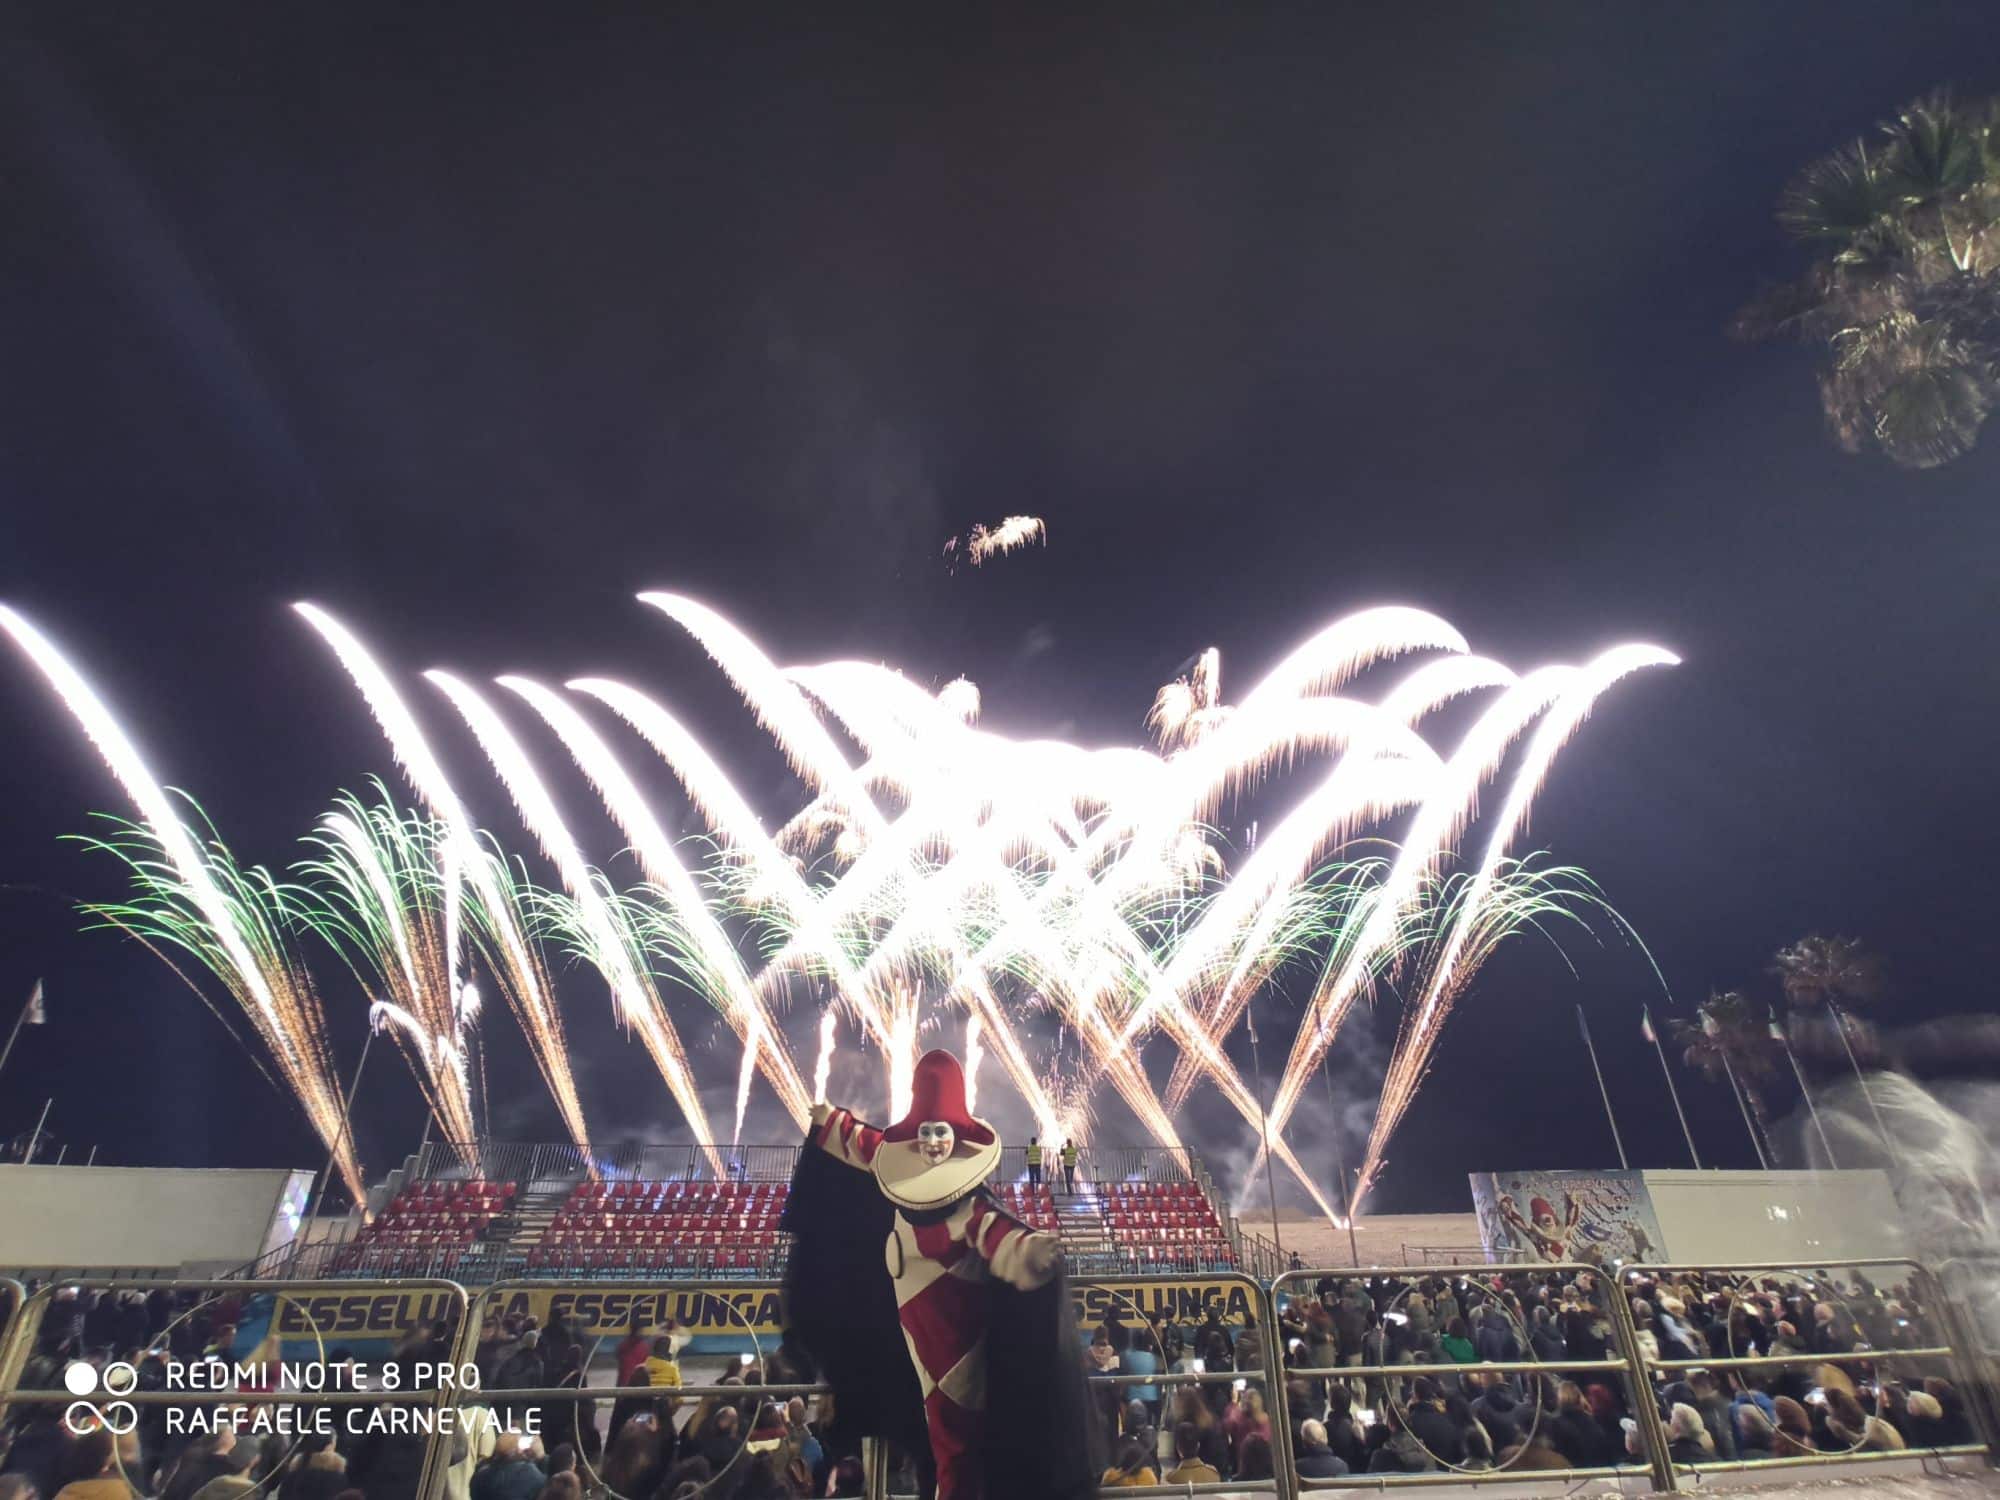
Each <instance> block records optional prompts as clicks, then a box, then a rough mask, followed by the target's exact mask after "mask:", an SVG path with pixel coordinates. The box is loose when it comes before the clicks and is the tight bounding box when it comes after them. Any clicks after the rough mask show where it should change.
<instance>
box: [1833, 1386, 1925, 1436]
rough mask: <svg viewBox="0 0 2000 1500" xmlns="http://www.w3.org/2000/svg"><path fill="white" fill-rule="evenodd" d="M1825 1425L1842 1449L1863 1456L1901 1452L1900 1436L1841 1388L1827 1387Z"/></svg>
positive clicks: (1851, 1394)
mask: <svg viewBox="0 0 2000 1500" xmlns="http://www.w3.org/2000/svg"><path fill="white" fill-rule="evenodd" d="M1826 1426H1827V1431H1828V1432H1829V1433H1831V1434H1832V1436H1833V1440H1834V1442H1836V1443H1837V1444H1839V1445H1840V1446H1841V1447H1842V1448H1847V1449H1851V1450H1855V1451H1858V1452H1862V1453H1900V1452H1902V1451H1903V1449H1904V1447H1905V1446H1906V1445H1905V1443H1904V1442H1903V1435H1902V1434H1901V1433H1900V1432H1898V1431H1896V1429H1895V1428H1893V1427H1891V1426H1890V1425H1889V1424H1888V1423H1887V1422H1885V1421H1883V1420H1882V1419H1881V1418H1880V1417H1876V1416H1870V1415H1869V1414H1868V1413H1867V1412H1865V1411H1863V1410H1862V1409H1861V1403H1860V1402H1858V1401H1856V1400H1855V1399H1854V1395H1853V1393H1852V1392H1850V1391H1849V1390H1847V1389H1846V1388H1845V1387H1844V1386H1839V1385H1829V1386H1827V1387H1826Z"/></svg>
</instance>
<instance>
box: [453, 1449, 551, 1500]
mask: <svg viewBox="0 0 2000 1500" xmlns="http://www.w3.org/2000/svg"><path fill="white" fill-rule="evenodd" d="M532 1452H533V1445H532V1444H531V1443H524V1442H523V1441H522V1440H521V1438H520V1436H519V1435H518V1434H516V1433H512V1432H503V1433H501V1434H500V1436H499V1437H498V1438H497V1439H496V1440H495V1441H494V1444H493V1457H492V1458H491V1459H489V1460H488V1461H487V1463H486V1466H485V1467H484V1468H482V1469H481V1470H480V1471H479V1472H478V1473H477V1474H475V1475H473V1476H472V1500H535V1497H536V1496H537V1495H539V1494H540V1493H541V1492H542V1485H543V1483H544V1482H545V1481H546V1480H547V1478H548V1476H547V1475H546V1474H545V1473H543V1472H542V1466H541V1465H540V1464H538V1463H536V1462H535V1460H534V1458H533V1457H532V1456H531V1455H532Z"/></svg>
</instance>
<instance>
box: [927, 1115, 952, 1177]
mask: <svg viewBox="0 0 2000 1500" xmlns="http://www.w3.org/2000/svg"><path fill="white" fill-rule="evenodd" d="M957 1144H958V1134H957V1132H956V1131H954V1130H953V1129H952V1128H951V1126H950V1125H948V1124H946V1123H945V1122H944V1121H943V1120H925V1121H922V1122H921V1123H920V1124H919V1125H918V1126H917V1154H918V1155H919V1156H921V1157H923V1159H924V1160H925V1161H927V1162H929V1163H930V1164H931V1165H932V1166H937V1165H938V1164H939V1163H940V1162H942V1161H944V1160H945V1158H947V1157H948V1156H950V1155H951V1148H952V1147H953V1146H955V1145H957Z"/></svg>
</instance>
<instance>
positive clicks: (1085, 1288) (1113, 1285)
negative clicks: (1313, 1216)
mask: <svg viewBox="0 0 2000 1500" xmlns="http://www.w3.org/2000/svg"><path fill="white" fill-rule="evenodd" d="M1070 1294H1071V1302H1072V1304H1073V1305H1074V1307H1075V1310H1076V1321H1077V1326H1078V1327H1079V1328H1081V1329H1090V1328H1095V1327H1096V1326H1097V1325H1098V1324H1100V1323H1103V1322H1106V1321H1113V1322H1122V1323H1126V1324H1129V1325H1133V1326H1137V1325H1140V1324H1169V1323H1173V1324H1182V1325H1188V1324H1197V1323H1201V1322H1204V1321H1206V1320H1207V1319H1208V1318H1209V1316H1210V1314H1211V1312H1212V1313H1213V1315H1214V1317H1215V1320H1216V1321H1217V1322H1220V1323H1223V1324H1225V1325H1242V1324H1244V1323H1247V1322H1248V1321H1250V1320H1251V1319H1252V1318H1253V1317H1254V1316H1255V1313H1256V1300H1255V1299H1256V1292H1255V1289H1254V1288H1253V1287H1252V1286H1251V1284H1250V1283H1249V1282H1248V1281H1239V1280H1232V1279H1230V1278H1227V1277H1190V1278H1187V1279H1174V1280H1153V1281H1145V1280H1110V1281H1085V1280H1077V1281H1072V1282H1071V1284H1070ZM475 1300H476V1301H477V1302H479V1304H480V1307H481V1311H482V1314H483V1316H484V1317H485V1319H486V1320H487V1321H488V1322H498V1321H499V1320H501V1319H503V1318H507V1317H510V1316H519V1317H532V1318H534V1319H535V1320H536V1322H537V1323H539V1324H541V1325H542V1326H544V1327H546V1326H547V1325H548V1324H549V1323H551V1322H554V1321H555V1320H557V1319H560V1320H561V1321H562V1322H563V1323H564V1324H566V1325H567V1326H568V1328H569V1330H570V1332H571V1333H572V1334H574V1335H575V1336H576V1337H577V1338H579V1339H585V1340H590V1339H598V1338H612V1339H617V1338H622V1337H624V1336H625V1335H626V1334H627V1333H629V1332H631V1331H632V1330H633V1329H634V1328H638V1329H640V1330H648V1329H656V1328H664V1327H666V1326H667V1324H669V1323H673V1324H675V1325H677V1326H678V1327H679V1328H680V1329H681V1330H682V1331H683V1332H685V1333H686V1334H687V1335H688V1336H689V1337H691V1338H697V1339H699V1338H729V1337H737V1338H755V1339H758V1340H764V1339H773V1340H775V1339H776V1338H777V1337H778V1336H779V1334H780V1333H782V1332H783V1329H784V1308H783V1299H782V1297H781V1295H780V1293H779V1290H778V1288H777V1287H775V1286H772V1285H769V1284H755V1283H751V1284H745V1285H742V1286H731V1285H729V1284H728V1283H726V1282H723V1283H713V1284H711V1285H709V1286H705V1287H694V1286H686V1285H673V1286H662V1287H657V1288H637V1289H634V1288H605V1289H602V1290H599V1289H596V1288H592V1287H573V1286H563V1285H560V1284H554V1283H552V1284H551V1285H549V1286H547V1287H521V1286H511V1287H498V1288H495V1289H494V1290H492V1291H490V1292H487V1293H485V1294H484V1295H483V1296H480V1297H476V1298H475ZM456 1304H457V1299H456V1298H455V1297H453V1296H451V1295H450V1294H448V1293H446V1292H444V1291H441V1290H438V1289H435V1288H413V1289H407V1290H393V1291H392V1290H387V1289H379V1290H370V1289H368V1288H366V1287H357V1288H356V1289H355V1290H354V1291H351V1292H347V1291H338V1292H310V1293H299V1294H293V1293H282V1294H280V1295H279V1296H278V1298H277V1305H276V1308H275V1312H274V1328H275V1332H276V1333H277V1335H278V1337H279V1338H280V1339H281V1340H283V1342H284V1344H285V1347H286V1350H287V1352H288V1353H289V1354H298V1355H308V1354H310V1353H312V1352H313V1350H314V1349H315V1348H316V1347H317V1346H318V1345H320V1344H324V1345H325V1347H326V1348H327V1349H328V1350H332V1349H334V1348H336V1347H341V1346H345V1347H347V1348H349V1349H354V1350H359V1349H361V1348H362V1347H364V1346H366V1347H370V1348H373V1347H377V1346H380V1345H383V1344H395V1343H399V1342H401V1341H403V1340H405V1339H408V1338H410V1337H411V1336H413V1335H415V1334H418V1333H420V1332H422V1331H424V1330H425V1329H426V1328H428V1327H430V1325H431V1324H433V1323H436V1322H438V1321H440V1320H442V1319H448V1318H450V1317H451V1316H452V1313H453V1309H454V1307H455V1306H456Z"/></svg>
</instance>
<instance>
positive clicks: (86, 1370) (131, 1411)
mask: <svg viewBox="0 0 2000 1500" xmlns="http://www.w3.org/2000/svg"><path fill="white" fill-rule="evenodd" d="M138 1384H139V1372H138V1371H137V1370H136V1369H134V1368H133V1367H132V1365H131V1362H130V1361H128V1360H122V1359H120V1360H114V1361H112V1362H111V1363H110V1364H108V1365H106V1366H105V1367H104V1370H103V1373H102V1374H100V1373H99V1372H98V1369H97V1366H96V1365H93V1364H92V1363H91V1362H90V1361H89V1360H87V1359H73V1360H71V1361H70V1362H69V1364H68V1365H66V1366H65V1367H64V1368H63V1388H64V1389H65V1390H67V1391H68V1392H69V1393H70V1394H71V1395H72V1396H75V1397H77V1398H78V1399H77V1400H75V1401H72V1402H70V1404H69V1407H68V1409H67V1410H66V1411H64V1412H63V1426H65V1427H67V1428H68V1429H69V1430H70V1432H71V1433H73V1434H74V1435H75V1436H77V1437H82V1436H83V1435H84V1434H85V1433H87V1432H95V1431H97V1430H98V1429H99V1428H100V1427H101V1428H104V1429H105V1430H106V1431H109V1432H112V1433H115V1434H117V1435H118V1436H120V1437H122V1436H124V1435H125V1434H126V1433H128V1432H130V1431H131V1430H132V1429H133V1428H135V1427H137V1426H138V1425H139V1409H138V1408H137V1407H135V1406H134V1405H133V1404H132V1403H131V1402H130V1401H115V1400H114V1401H104V1402H99V1401H93V1400H88V1399H85V1398H88V1397H92V1396H95V1395H97V1394H98V1392H99V1391H100V1389H101V1390H102V1391H103V1392H104V1394H106V1395H109V1396H120V1395H123V1394H125V1393H126V1392H128V1391H130V1390H132V1389H134V1388H135V1387H136V1386H137V1385H138Z"/></svg>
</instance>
